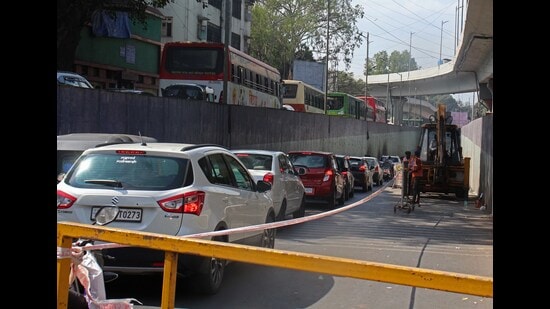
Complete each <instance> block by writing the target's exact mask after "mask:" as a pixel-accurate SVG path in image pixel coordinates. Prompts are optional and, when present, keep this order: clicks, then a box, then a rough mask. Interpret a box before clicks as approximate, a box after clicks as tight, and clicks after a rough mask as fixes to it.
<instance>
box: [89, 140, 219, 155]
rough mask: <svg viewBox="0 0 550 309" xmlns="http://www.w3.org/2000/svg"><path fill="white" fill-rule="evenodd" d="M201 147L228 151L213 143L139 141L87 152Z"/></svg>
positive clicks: (173, 150) (180, 151)
mask: <svg viewBox="0 0 550 309" xmlns="http://www.w3.org/2000/svg"><path fill="white" fill-rule="evenodd" d="M199 148H200V149H202V151H209V150H220V149H223V150H226V151H228V152H229V150H228V149H227V148H225V147H223V146H221V145H215V144H185V143H158V142H156V143H155V142H153V143H147V144H146V145H142V144H141V143H133V144H116V145H114V144H111V145H105V146H101V147H98V148H93V149H89V150H88V152H91V151H96V150H97V151H101V150H117V149H124V150H141V151H143V150H145V151H147V150H149V151H161V152H171V153H182V152H185V151H193V150H195V149H199Z"/></svg>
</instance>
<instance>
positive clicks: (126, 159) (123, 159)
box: [116, 156, 137, 164]
mask: <svg viewBox="0 0 550 309" xmlns="http://www.w3.org/2000/svg"><path fill="white" fill-rule="evenodd" d="M116 163H126V164H135V163H137V161H136V157H135V156H133V157H127V156H124V157H120V159H118V160H116Z"/></svg>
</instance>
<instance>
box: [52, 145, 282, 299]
mask: <svg viewBox="0 0 550 309" xmlns="http://www.w3.org/2000/svg"><path fill="white" fill-rule="evenodd" d="M270 190H271V184H269V183H268V182H265V181H262V180H260V181H257V182H256V181H254V178H253V176H252V175H251V174H250V173H249V172H248V170H247V168H246V167H245V166H244V165H243V164H242V162H241V161H240V160H239V159H238V158H237V156H236V155H234V154H233V153H232V152H231V151H229V150H228V149H226V148H223V147H221V146H215V145H192V144H171V143H149V144H147V143H135V144H116V145H108V146H102V147H97V148H92V149H88V150H86V151H84V153H83V154H82V155H81V156H80V157H79V158H78V160H77V161H76V162H75V163H74V165H73V167H72V168H71V169H70V170H69V171H68V173H67V175H66V176H65V177H64V178H63V180H62V181H61V182H59V184H58V185H57V221H73V222H80V223H88V224H91V223H92V222H93V220H94V215H95V213H96V212H97V210H98V209H99V208H100V207H101V206H107V205H117V206H118V207H119V208H120V212H119V214H118V216H117V218H116V219H115V221H114V222H112V223H111V224H110V225H109V227H116V228H123V229H129V230H137V231H144V232H152V233H160V234H166V235H175V236H183V235H186V236H187V235H191V234H196V233H204V232H212V231H218V230H226V229H233V228H241V227H245V226H251V225H258V224H264V223H270V222H274V221H275V210H274V209H273V201H272V200H271V196H270V194H269V193H268V192H269V191H270ZM275 232H276V229H264V230H259V231H241V232H238V233H228V235H222V236H215V237H212V238H211V240H217V241H224V242H231V243H239V244H246V245H253V246H261V247H265V248H273V247H274V245H275ZM103 252H104V253H105V256H111V257H113V258H112V259H105V261H104V270H106V271H112V272H119V273H141V274H145V273H149V272H162V271H163V264H164V252H162V251H158V250H150V249H145V248H137V247H124V248H115V249H104V250H103ZM178 263H179V264H178V275H185V276H186V277H188V276H191V279H190V280H192V282H193V285H194V286H196V287H197V288H198V292H201V293H206V294H213V293H216V292H217V291H218V290H219V288H220V284H221V282H222V278H223V273H224V269H225V265H226V261H223V260H219V259H215V258H211V257H201V256H194V255H184V256H181V257H180V258H179V259H178Z"/></svg>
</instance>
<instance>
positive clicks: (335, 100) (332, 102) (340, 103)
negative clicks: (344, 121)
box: [327, 97, 344, 110]
mask: <svg viewBox="0 0 550 309" xmlns="http://www.w3.org/2000/svg"><path fill="white" fill-rule="evenodd" d="M342 107H344V97H330V98H327V110H339V109H342Z"/></svg>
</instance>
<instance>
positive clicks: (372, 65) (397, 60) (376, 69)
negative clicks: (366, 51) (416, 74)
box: [365, 50, 419, 75]
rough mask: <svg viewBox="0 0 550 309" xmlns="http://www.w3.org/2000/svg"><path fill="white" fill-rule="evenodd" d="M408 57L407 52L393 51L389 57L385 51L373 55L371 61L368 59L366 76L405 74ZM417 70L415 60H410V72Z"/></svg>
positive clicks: (407, 69) (407, 67)
mask: <svg viewBox="0 0 550 309" xmlns="http://www.w3.org/2000/svg"><path fill="white" fill-rule="evenodd" d="M409 55H410V54H409V51H408V50H404V51H402V52H398V51H396V50H394V51H393V52H392V53H391V54H390V55H389V56H388V52H387V51H385V50H383V51H380V52H378V53H376V54H374V56H373V58H372V59H369V68H368V70H369V71H368V72H369V74H368V75H374V74H388V73H399V72H407V71H409V57H410V56H409ZM365 65H366V64H365ZM418 68H419V67H418V65H417V64H416V60H415V59H414V58H410V70H411V71H414V70H417V69H418Z"/></svg>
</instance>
